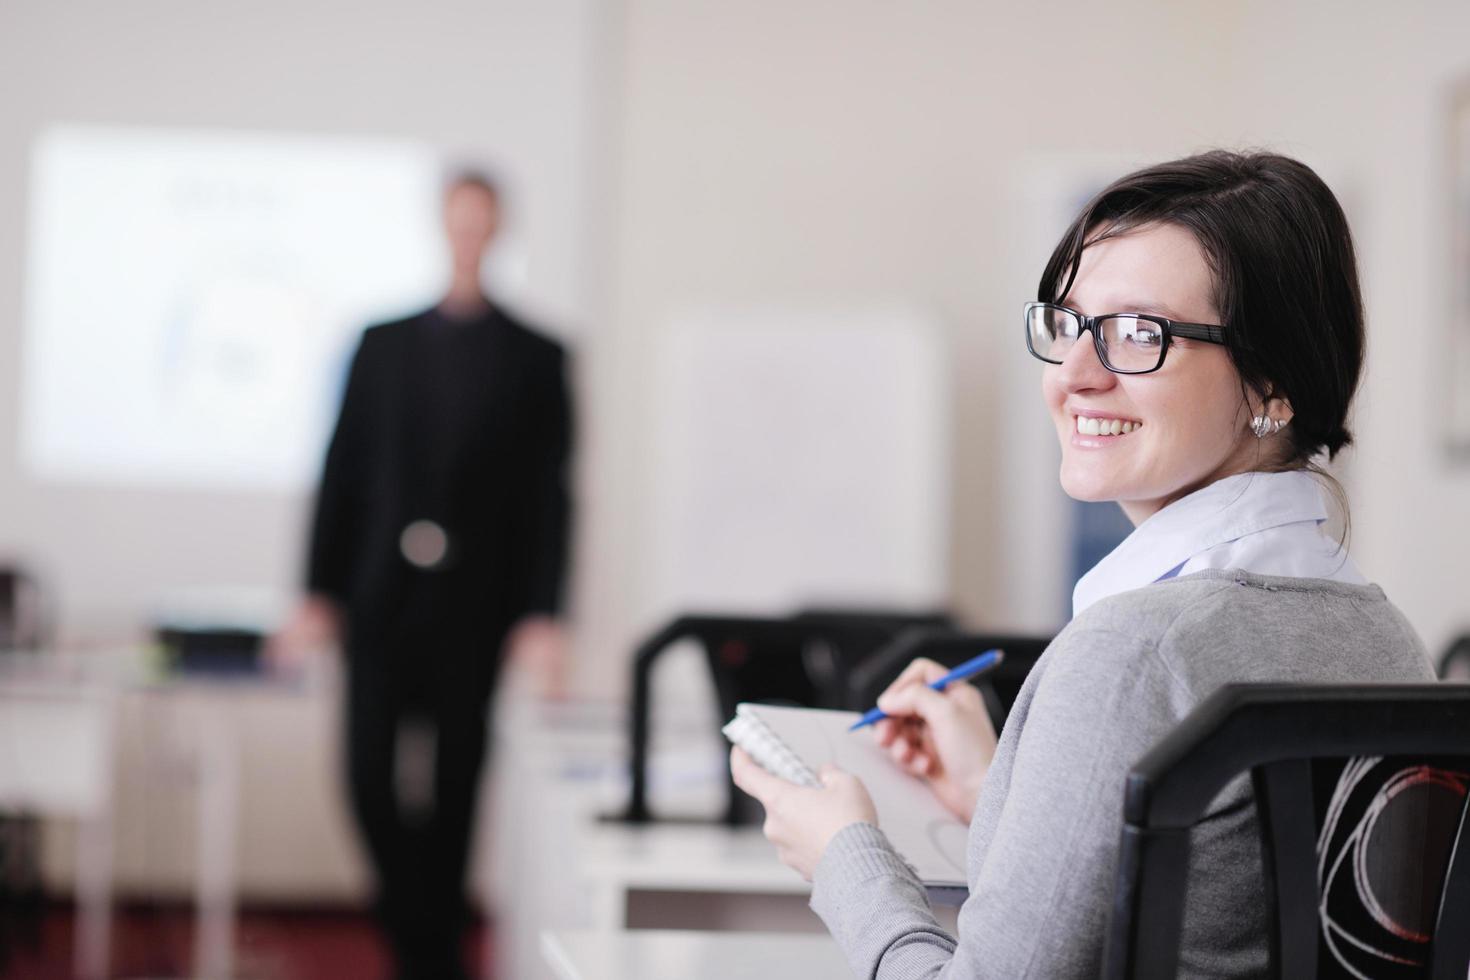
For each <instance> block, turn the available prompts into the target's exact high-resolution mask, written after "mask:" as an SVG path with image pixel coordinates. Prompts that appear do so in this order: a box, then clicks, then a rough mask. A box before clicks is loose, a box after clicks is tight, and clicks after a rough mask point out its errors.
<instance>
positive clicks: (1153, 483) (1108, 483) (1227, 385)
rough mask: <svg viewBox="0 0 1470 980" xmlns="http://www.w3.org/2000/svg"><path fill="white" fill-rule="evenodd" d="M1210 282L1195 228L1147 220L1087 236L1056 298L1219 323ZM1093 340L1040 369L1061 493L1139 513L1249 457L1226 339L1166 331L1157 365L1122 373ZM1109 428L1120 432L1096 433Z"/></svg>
mask: <svg viewBox="0 0 1470 980" xmlns="http://www.w3.org/2000/svg"><path fill="white" fill-rule="evenodd" d="M1213 294H1214V277H1213V275H1212V274H1211V272H1210V267H1209V264H1208V263H1207V262H1206V260H1205V255H1204V252H1203V251H1202V250H1201V248H1200V246H1199V243H1198V242H1197V241H1196V240H1195V237H1194V235H1193V234H1191V233H1190V232H1189V231H1187V230H1186V229H1184V228H1182V227H1180V226H1178V225H1171V224H1151V225H1144V226H1142V227H1140V228H1135V229H1133V230H1131V231H1128V232H1126V233H1124V234H1121V235H1117V236H1116V237H1112V238H1107V239H1105V240H1104V241H1101V242H1097V243H1095V244H1093V245H1089V246H1088V247H1087V248H1086V249H1085V250H1084V251H1083V253H1082V260H1081V263H1080V265H1079V267H1078V271H1077V278H1076V281H1075V282H1073V284H1072V289H1071V291H1070V292H1069V293H1068V294H1067V295H1066V296H1064V297H1062V298H1061V299H1060V300H1058V302H1059V303H1061V304H1062V305H1064V306H1068V307H1071V308H1072V309H1074V310H1077V311H1079V312H1081V313H1085V314H1089V315H1092V316H1097V315H1100V314H1104V313H1153V314H1157V315H1159V316H1165V317H1168V318H1170V319H1171V320H1179V321H1184V322H1190V323H1219V322H1220V319H1219V312H1218V311H1217V310H1216V309H1215V305H1214V300H1213ZM1091 341H1092V338H1091V337H1090V336H1089V337H1087V338H1086V339H1085V340H1084V341H1083V342H1080V343H1076V344H1073V345H1072V348H1071V350H1070V351H1068V352H1067V355H1066V358H1065V359H1064V360H1063V362H1062V363H1061V364H1048V365H1047V366H1046V369H1045V371H1044V373H1043V375H1042V391H1043V393H1044V394H1045V396H1046V404H1047V408H1048V409H1049V410H1050V411H1051V415H1052V420H1053V422H1054V423H1055V424H1056V427H1057V438H1058V439H1059V440H1060V441H1061V445H1062V467H1061V483H1062V489H1063V490H1065V491H1066V492H1067V494H1068V495H1069V496H1071V497H1074V498H1076V499H1077V500H1116V501H1118V503H1120V504H1121V505H1122V506H1123V510H1124V512H1125V513H1126V514H1127V515H1128V517H1129V519H1130V520H1132V521H1133V523H1134V524H1138V523H1141V522H1142V521H1143V520H1145V519H1146V518H1148V517H1149V516H1150V515H1152V514H1153V513H1155V512H1156V511H1158V510H1159V509H1160V508H1162V507H1164V506H1166V505H1168V504H1170V503H1172V502H1173V501H1175V500H1178V499H1179V498H1180V497H1183V496H1185V495H1186V494H1188V493H1191V492H1193V491H1195V490H1198V489H1200V488H1201V487H1204V486H1208V485H1209V484H1211V483H1214V482H1215V481H1216V480H1219V479H1221V478H1223V477H1226V476H1230V475H1232V474H1235V473H1243V472H1245V471H1246V470H1248V469H1252V468H1254V467H1255V466H1256V464H1257V462H1258V457H1259V455H1260V446H1259V442H1258V440H1257V439H1256V438H1255V437H1254V436H1253V435H1252V434H1251V431H1250V428H1249V425H1250V419H1251V415H1252V409H1251V406H1250V405H1248V404H1247V403H1246V400H1245V398H1244V397H1243V396H1242V390H1241V389H1242V386H1241V381H1240V375H1239V374H1238V373H1237V372H1236V370H1235V366H1234V365H1233V364H1232V363H1231V360H1230V354H1229V352H1228V351H1227V350H1226V349H1225V348H1224V347H1223V346H1220V345H1218V344H1209V343H1204V342H1200V341H1193V340H1180V339H1178V338H1174V339H1172V340H1171V341H1170V343H1169V350H1168V354H1167V355H1166V356H1165V358H1164V365H1163V367H1161V368H1159V370H1158V371H1155V372H1153V373H1152V374H1139V375H1120V374H1114V373H1112V372H1111V371H1109V370H1107V368H1105V367H1103V366H1102V362H1100V361H1099V360H1098V358H1097V351H1096V350H1095V349H1094V348H1093V345H1092V342H1091ZM1275 414H1277V415H1278V416H1279V415H1282V414H1285V413H1281V412H1277V413H1275ZM1114 423H1116V424H1114ZM1099 430H1101V431H1099ZM1112 430H1117V431H1118V434H1117V435H1108V434H1103V433H1106V432H1109V431H1112Z"/></svg>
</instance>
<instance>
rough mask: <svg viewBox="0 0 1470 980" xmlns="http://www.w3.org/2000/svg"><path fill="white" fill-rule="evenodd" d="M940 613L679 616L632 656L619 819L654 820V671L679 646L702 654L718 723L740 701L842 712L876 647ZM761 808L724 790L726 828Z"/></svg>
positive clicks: (940, 619) (939, 617) (926, 623)
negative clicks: (850, 683)
mask: <svg viewBox="0 0 1470 980" xmlns="http://www.w3.org/2000/svg"><path fill="white" fill-rule="evenodd" d="M945 621H947V620H946V618H945V617H944V615H943V614H942V613H913V614H909V613H901V612H873V611H864V610H835V609H825V610H816V609H813V610H806V611H804V612H801V613H798V614H796V615H794V616H785V617H759V616H680V617H679V618H677V619H675V620H674V621H673V622H671V623H669V624H668V625H667V626H665V627H664V628H663V629H661V630H659V631H658V632H656V633H654V634H653V635H652V636H650V637H649V638H648V639H647V640H645V641H644V642H643V643H642V644H640V645H639V647H638V650H637V652H636V653H635V654H634V657H633V702H632V706H631V711H630V712H629V726H630V732H629V744H630V759H629V781H630V784H631V790H630V793H629V800H628V808H627V810H626V811H625V812H624V813H623V814H622V815H621V818H622V819H624V820H627V821H629V822H633V823H642V822H646V821H648V820H651V819H653V817H654V815H653V813H652V811H651V810H650V807H649V804H648V751H649V739H650V734H651V733H650V730H649V724H650V720H651V716H652V709H653V705H652V693H653V685H652V677H653V667H654V664H655V663H656V662H657V661H658V658H659V657H661V656H662V655H663V654H664V653H665V652H666V651H667V650H669V649H670V648H672V647H673V646H674V645H675V644H676V643H679V642H681V641H684V640H693V641H695V642H697V643H698V644H699V645H700V647H701V648H702V649H703V651H704V655H705V660H706V662H707V664H708V665H709V670H710V676H711V678H712V679H713V681H714V686H715V695H716V700H717V701H718V709H719V717H720V719H721V723H722V724H723V723H724V721H725V720H727V719H729V718H731V717H732V716H733V715H734V714H735V706H736V705H737V704H739V703H740V702H742V701H760V702H768V703H769V702H775V703H783V704H795V705H802V706H805V707H827V708H832V707H840V706H841V705H842V699H843V696H844V694H845V692H846V690H847V678H848V672H849V671H850V670H851V669H852V667H853V665H854V664H856V663H858V662H859V661H861V660H863V659H864V658H866V657H868V656H869V655H871V654H872V652H873V650H874V648H876V647H878V646H880V645H882V644H883V643H885V642H887V641H888V640H889V639H891V638H892V637H893V636H895V635H897V634H898V633H900V632H902V631H903V630H905V629H908V628H912V627H913V626H915V625H924V626H932V625H933V624H934V623H936V622H945ZM758 817H759V807H758V806H756V805H754V804H753V803H751V802H750V801H749V798H748V797H746V796H745V795H744V794H743V793H740V792H738V791H737V790H736V789H735V785H734V783H733V782H731V783H730V784H729V786H728V802H727V805H726V808H725V817H724V819H725V821H726V822H728V823H731V824H736V823H748V822H751V821H752V820H755V819H758Z"/></svg>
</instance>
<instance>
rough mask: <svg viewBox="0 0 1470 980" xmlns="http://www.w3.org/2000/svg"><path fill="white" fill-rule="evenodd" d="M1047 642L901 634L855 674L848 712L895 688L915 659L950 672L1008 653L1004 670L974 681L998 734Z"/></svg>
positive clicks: (950, 633)
mask: <svg viewBox="0 0 1470 980" xmlns="http://www.w3.org/2000/svg"><path fill="white" fill-rule="evenodd" d="M1049 643H1051V639H1050V638H1048V637H1040V636H1020V635H1015V634H1005V633H960V632H957V631H955V630H951V629H933V628H929V629H916V630H909V631H906V632H904V633H903V634H901V635H900V636H899V637H898V638H897V639H895V640H894V641H893V642H892V643H891V644H889V645H888V646H886V647H884V648H883V649H882V650H880V651H878V652H877V653H875V654H873V656H871V657H869V658H868V659H867V660H864V661H863V662H862V663H861V664H859V665H857V666H856V667H854V668H853V670H852V673H851V675H850V676H849V678H848V685H847V687H848V693H847V704H846V707H847V708H849V709H850V710H853V711H866V710H867V709H869V708H871V707H872V706H873V702H875V701H876V700H877V699H878V695H879V694H882V693H883V691H884V690H885V689H886V688H887V687H888V685H889V684H892V683H893V682H894V680H896V679H897V678H898V675H899V674H901V673H903V669H904V668H905V667H907V666H908V665H909V664H910V663H912V662H913V660H914V659H915V658H917V657H928V658H929V659H930V660H935V661H938V662H939V663H941V664H944V666H946V667H955V666H958V665H959V664H962V663H964V662H965V661H966V660H969V659H970V658H971V657H974V656H977V655H979V654H982V653H984V652H985V651H986V650H993V649H1000V650H1004V651H1005V658H1004V659H1003V660H1001V663H1000V666H999V667H997V668H995V670H993V671H991V672H990V673H988V674H986V675H985V676H984V677H982V678H979V679H977V680H976V681H975V685H976V686H977V687H978V688H980V694H981V695H982V696H983V697H984V698H985V706H986V708H987V709H989V711H990V719H991V721H993V722H994V723H995V727H996V730H997V731H999V730H1000V728H1001V726H1003V725H1004V724H1005V720H1006V715H1007V714H1008V713H1009V712H1010V710H1011V705H1013V704H1015V703H1016V695H1017V694H1019V693H1020V692H1021V685H1022V684H1024V683H1025V682H1026V675H1027V674H1029V673H1031V668H1032V667H1033V666H1035V664H1036V661H1037V660H1039V659H1040V658H1041V655H1042V653H1043V652H1045V650H1046V648H1047V645H1048V644H1049Z"/></svg>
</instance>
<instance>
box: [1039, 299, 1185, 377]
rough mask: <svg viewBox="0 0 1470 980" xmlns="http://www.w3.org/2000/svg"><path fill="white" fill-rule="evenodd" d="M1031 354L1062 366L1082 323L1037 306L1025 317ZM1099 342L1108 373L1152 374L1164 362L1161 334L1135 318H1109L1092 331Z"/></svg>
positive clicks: (1062, 312)
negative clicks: (1095, 332) (1150, 372)
mask: <svg viewBox="0 0 1470 980" xmlns="http://www.w3.org/2000/svg"><path fill="white" fill-rule="evenodd" d="M1026 320H1027V329H1028V332H1029V336H1030V340H1031V350H1032V351H1033V352H1034V353H1035V354H1036V355H1037V356H1038V357H1040V358H1041V359H1042V360H1045V361H1052V362H1054V363H1058V364H1059V363H1061V362H1062V361H1063V360H1065V359H1066V356H1067V353H1068V351H1070V350H1071V349H1072V345H1073V344H1075V343H1076V342H1077V340H1078V338H1079V336H1080V335H1081V333H1082V320H1081V318H1079V317H1078V316H1077V315H1076V314H1074V313H1072V312H1071V311H1069V310H1065V309H1062V308H1061V307H1057V306H1044V305H1037V306H1033V307H1031V308H1030V310H1029V311H1028V312H1027V316H1026ZM1093 329H1094V330H1096V331H1097V336H1098V339H1099V340H1100V341H1101V348H1102V349H1101V352H1100V353H1102V362H1103V366H1104V367H1106V368H1108V369H1109V370H1111V371H1118V372H1121V373H1137V372H1146V371H1152V370H1154V369H1155V368H1157V367H1158V366H1159V364H1160V363H1161V362H1162V361H1163V354H1164V331H1163V328H1162V327H1160V326H1159V324H1157V323H1154V322H1153V321H1152V320H1145V319H1142V318H1140V317H1136V316H1110V317H1104V318H1103V319H1101V320H1098V321H1097V323H1096V326H1095V327H1094V328H1093Z"/></svg>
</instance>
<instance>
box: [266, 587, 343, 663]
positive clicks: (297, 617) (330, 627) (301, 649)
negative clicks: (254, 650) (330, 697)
mask: <svg viewBox="0 0 1470 980" xmlns="http://www.w3.org/2000/svg"><path fill="white" fill-rule="evenodd" d="M342 634H343V628H342V610H341V607H339V606H338V605H337V603H336V602H334V601H333V600H331V599H328V598H327V597H326V596H323V595H308V596H307V597H306V598H305V599H304V600H302V602H301V605H299V606H297V607H296V611H295V612H294V613H292V615H291V618H290V619H288V620H286V624H285V625H284V626H282V627H281V628H280V629H279V630H277V631H276V632H275V633H274V634H273V635H272V636H271V637H270V638H269V639H267V640H266V643H265V659H266V663H268V664H269V665H270V666H271V668H272V669H273V670H279V671H284V672H288V673H297V672H299V671H301V670H302V669H304V668H305V666H306V663H307V661H308V660H309V659H310V658H311V657H312V656H314V655H315V654H317V653H320V652H321V651H323V650H330V649H332V648H334V647H339V646H341V644H342Z"/></svg>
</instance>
